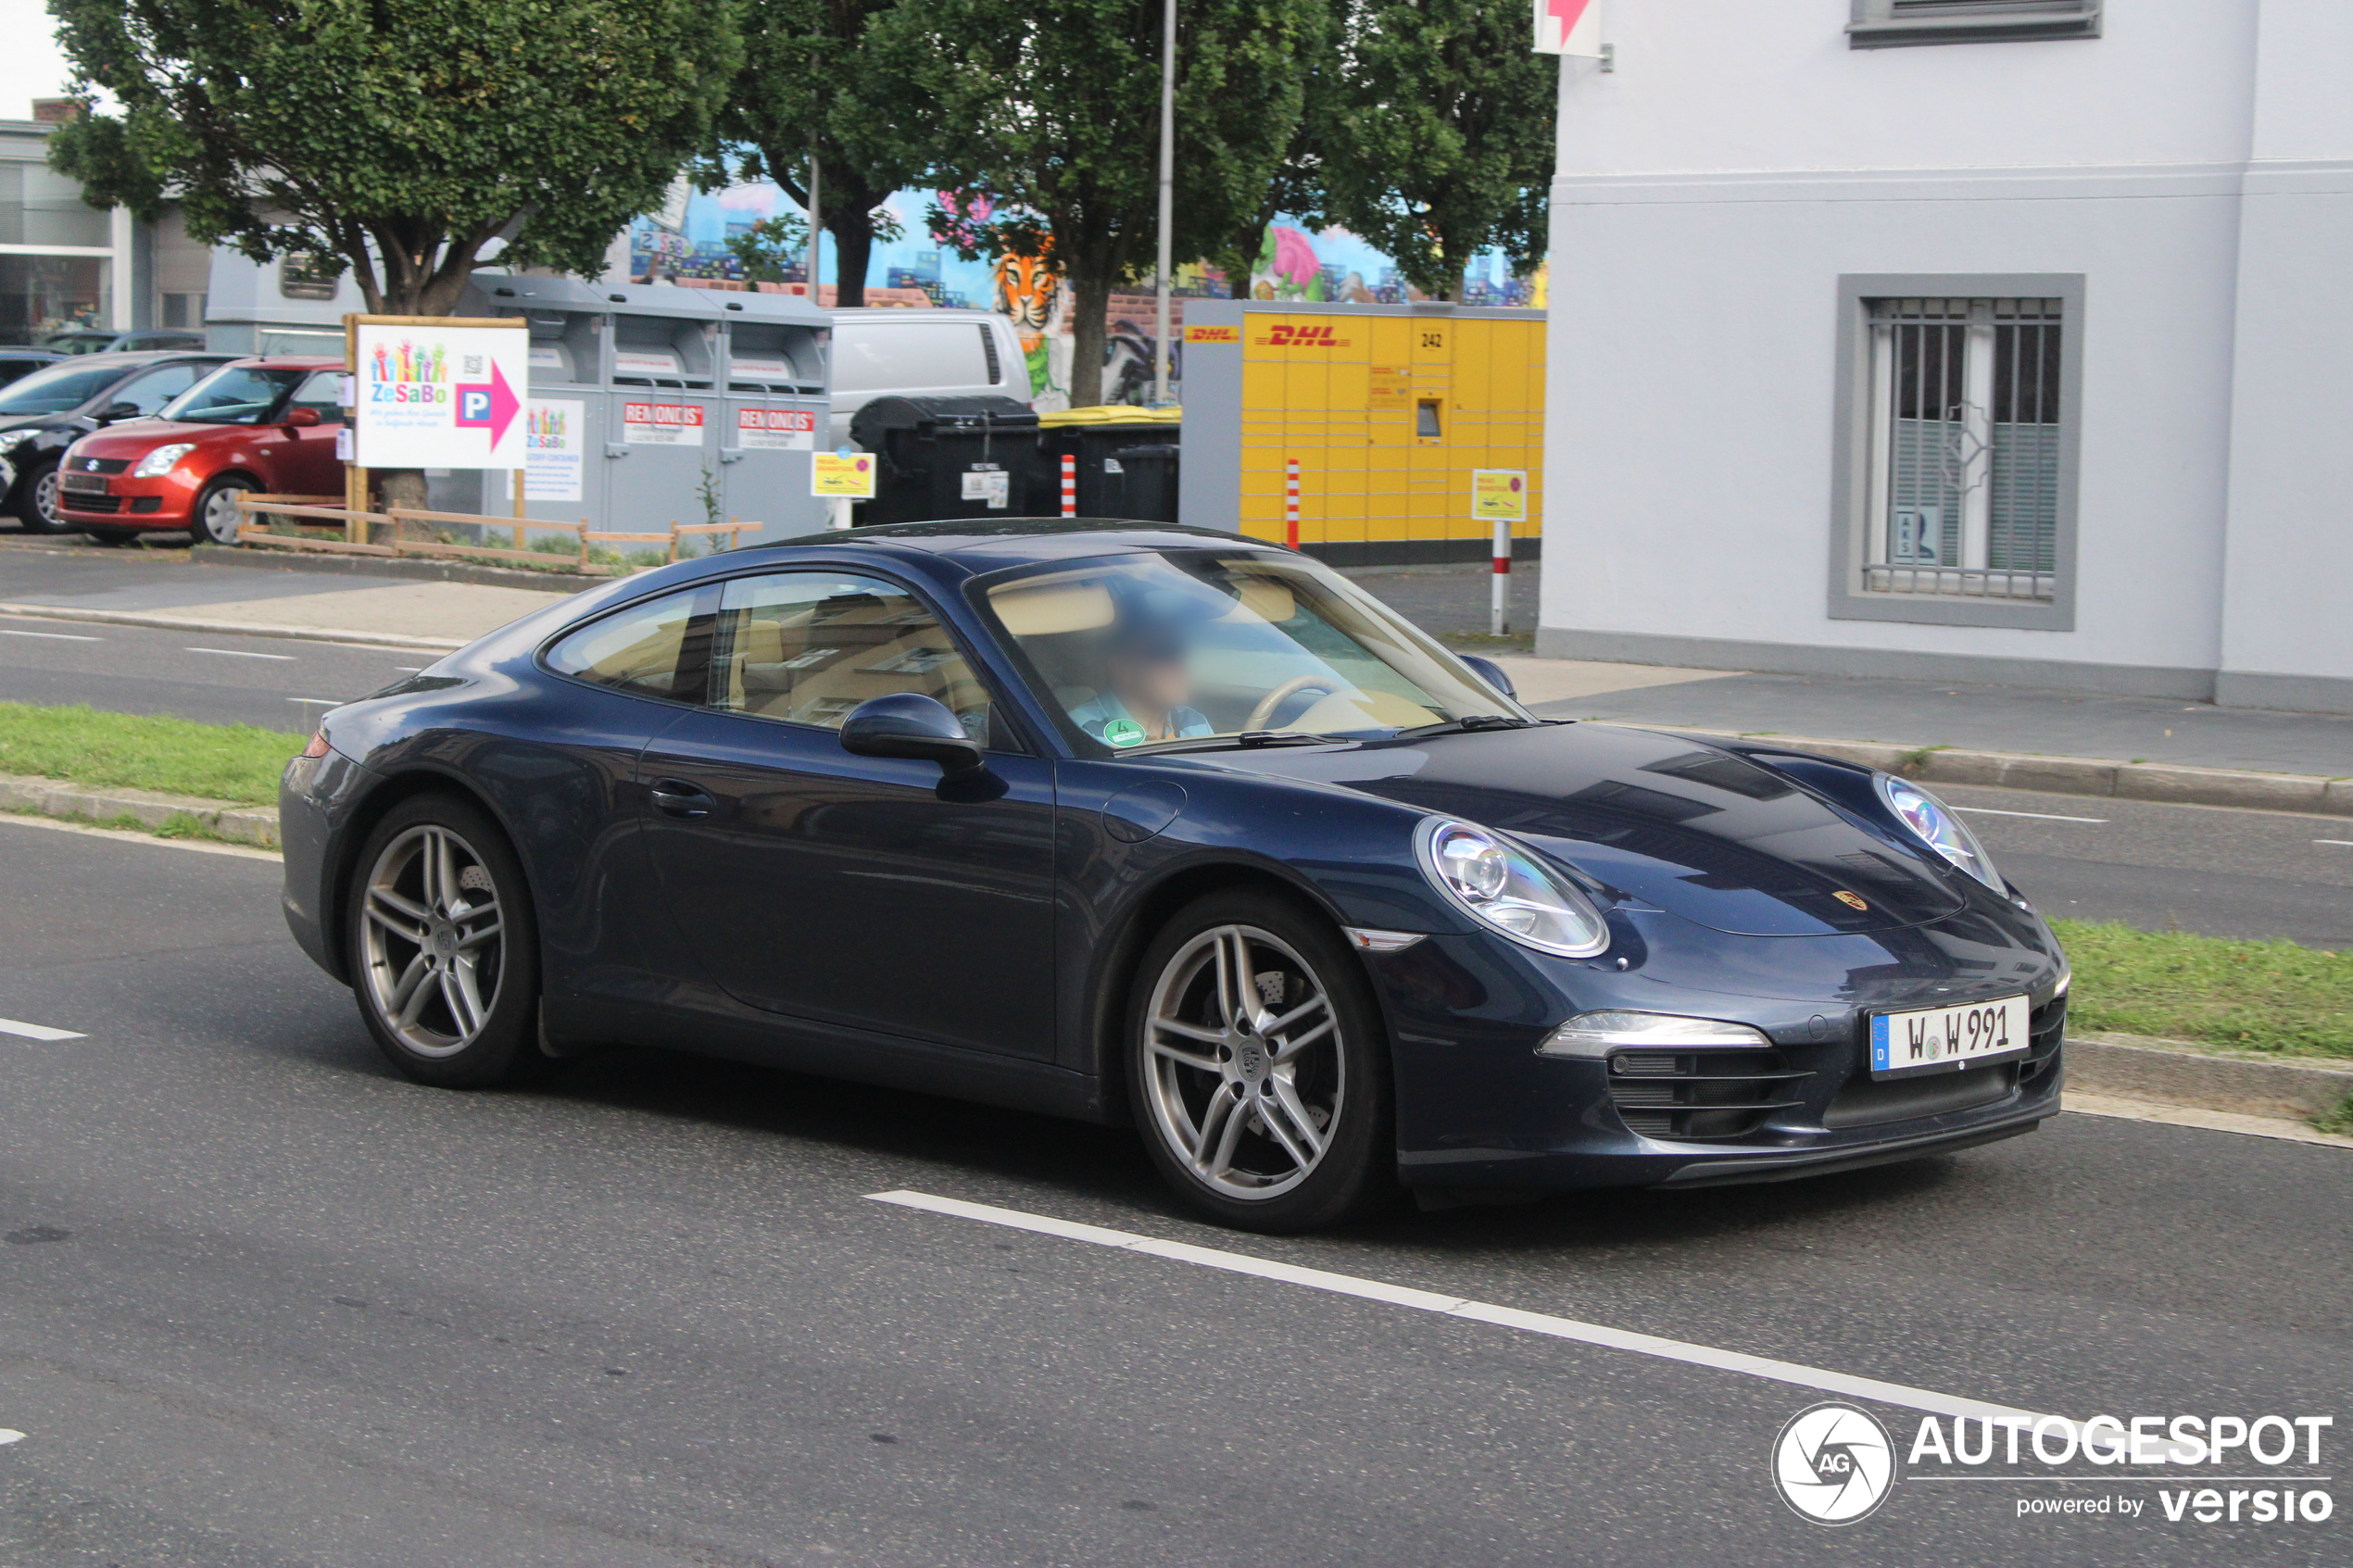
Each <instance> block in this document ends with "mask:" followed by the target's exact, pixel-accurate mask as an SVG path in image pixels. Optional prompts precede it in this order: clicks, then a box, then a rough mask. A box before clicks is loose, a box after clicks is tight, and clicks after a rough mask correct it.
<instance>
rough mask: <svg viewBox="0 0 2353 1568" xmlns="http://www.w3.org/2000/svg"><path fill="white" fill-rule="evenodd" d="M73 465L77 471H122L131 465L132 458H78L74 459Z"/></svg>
mask: <svg viewBox="0 0 2353 1568" xmlns="http://www.w3.org/2000/svg"><path fill="white" fill-rule="evenodd" d="M73 466H74V471H76V472H77V473H120V472H122V471H123V470H125V469H127V468H129V467H130V466H131V459H130V458H75V459H74V464H73Z"/></svg>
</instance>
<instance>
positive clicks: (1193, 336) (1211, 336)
mask: <svg viewBox="0 0 2353 1568" xmlns="http://www.w3.org/2000/svg"><path fill="white" fill-rule="evenodd" d="M1241 340H1242V330H1241V329H1240V328H1239V327H1187V328H1186V329H1185V341H1186V342H1187V343H1239V342H1241Z"/></svg>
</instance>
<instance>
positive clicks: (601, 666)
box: [544, 587, 719, 703]
mask: <svg viewBox="0 0 2353 1568" xmlns="http://www.w3.org/2000/svg"><path fill="white" fill-rule="evenodd" d="M718 606H719V591H718V589H717V588H715V587H700V588H687V589H683V590H681V591H680V592H678V593H675V594H664V595H663V596H661V597H660V598H657V599H648V600H647V601H646V602H644V603H643V604H635V605H631V606H630V607H629V608H626V609H621V610H615V611H614V612H613V613H612V614H610V615H608V616H605V617H603V618H602V619H600V620H597V621H590V622H589V623H588V624H587V625H585V626H583V627H580V628H578V629H577V630H575V631H572V632H568V633H565V634H564V635H563V636H561V637H560V638H558V639H557V640H556V642H555V643H554V644H553V645H552V646H549V647H548V649H547V653H546V655H545V656H544V660H545V662H546V664H547V668H548V669H550V670H552V671H555V672H556V673H557V674H559V675H569V676H571V677H572V678H573V680H575V681H585V682H586V683H588V684H590V685H592V686H603V687H606V688H607V689H608V690H611V691H617V692H625V693H627V694H628V695H629V696H646V697H653V698H656V699H658V700H660V701H663V702H686V703H700V702H701V701H702V700H703V695H704V691H705V689H706V687H707V686H708V685H709V684H710V678H711V624H712V621H714V619H715V615H714V612H715V611H716V610H717V608H718Z"/></svg>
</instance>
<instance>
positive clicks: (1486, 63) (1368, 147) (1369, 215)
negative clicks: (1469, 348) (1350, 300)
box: [1319, 0, 1560, 299]
mask: <svg viewBox="0 0 2353 1568" xmlns="http://www.w3.org/2000/svg"><path fill="white" fill-rule="evenodd" d="M1559 90H1560V62H1559V61H1558V60H1557V59H1555V58H1554V56H1551V55H1538V54H1534V53H1532V52H1531V51H1530V50H1529V46H1528V6H1527V5H1526V3H1525V0H1349V3H1348V5H1347V11H1346V16H1345V19H1344V21H1343V23H1342V25H1341V36H1340V82H1339V84H1338V88H1337V91H1336V93H1335V94H1334V101H1333V104H1332V112H1331V114H1330V117H1329V119H1328V121H1327V123H1326V124H1325V125H1324V126H1323V127H1322V128H1321V129H1320V131H1319V139H1320V141H1321V143H1322V151H1323V155H1324V156H1323V164H1322V172H1323V177H1324V183H1325V188H1326V190H1327V192H1328V194H1329V207H1328V211H1329V213H1330V215H1331V216H1332V217H1333V218H1335V219H1337V220H1339V221H1340V222H1341V223H1343V224H1345V225H1346V226H1347V227H1348V228H1349V229H1351V230H1353V232H1356V233H1357V234H1359V235H1361V236H1362V237H1363V238H1365V240H1367V241H1369V242H1371V243H1372V244H1373V245H1376V246H1378V248H1379V249H1380V250H1382V251H1383V252H1385V253H1386V254H1388V255H1389V256H1390V257H1393V258H1394V259H1395V260H1396V262H1397V270H1398V271H1399V272H1400V273H1401V274H1402V275H1403V277H1404V278H1405V280H1406V281H1407V282H1410V283H1412V284H1413V285H1414V286H1415V287H1416V288H1418V289H1420V290H1421V291H1422V292H1423V293H1424V294H1428V295H1433V296H1435V297H1437V298H1440V299H1460V298H1461V297H1462V293H1463V271H1464V269H1465V268H1466V267H1467V266H1468V265H1469V263H1470V260H1471V257H1474V256H1476V255H1477V254H1478V252H1480V251H1482V250H1486V249H1488V248H1490V247H1491V246H1498V245H1500V246H1501V247H1502V248H1503V250H1504V254H1505V255H1506V256H1507V257H1509V258H1510V260H1511V263H1512V265H1513V267H1514V268H1515V269H1526V268H1529V267H1532V266H1534V265H1535V264H1536V262H1538V261H1539V260H1541V258H1542V257H1543V254H1544V243H1545V236H1544V207H1545V202H1544V194H1545V188H1546V186H1547V185H1548V184H1549V183H1550V182H1551V180H1552V175H1553V143H1554V115H1555V112H1556V100H1557V97H1558V94H1559Z"/></svg>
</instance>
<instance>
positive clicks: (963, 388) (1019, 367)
mask: <svg viewBox="0 0 2353 1568" xmlns="http://www.w3.org/2000/svg"><path fill="white" fill-rule="evenodd" d="M832 315H833V319H834V345H833V354H834V421H833V433H832V435H831V436H830V438H829V439H830V441H831V443H832V445H835V446H837V447H840V446H847V445H851V443H850V439H849V421H850V420H851V419H852V418H853V417H854V416H855V415H856V414H857V412H858V410H859V409H861V408H864V407H865V406H866V403H867V401H868V400H869V399H870V398H875V397H879V396H882V395H885V394H898V395H903V396H918V397H950V396H976V395H981V394H984V393H994V394H995V395H998V396H1000V397H1011V398H1013V399H1014V400H1015V401H1016V402H1021V403H1026V402H1028V401H1029V398H1030V389H1029V361H1028V359H1027V358H1025V357H1024V356H1023V354H1022V349H1021V340H1020V339H1019V338H1018V337H1016V336H1015V335H1014V334H1013V320H1012V319H1011V318H1010V317H1005V316H1000V315H998V314H997V313H996V312H994V311H991V310H905V309H894V308H890V307H866V308H863V309H857V310H836V311H834V312H832Z"/></svg>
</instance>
